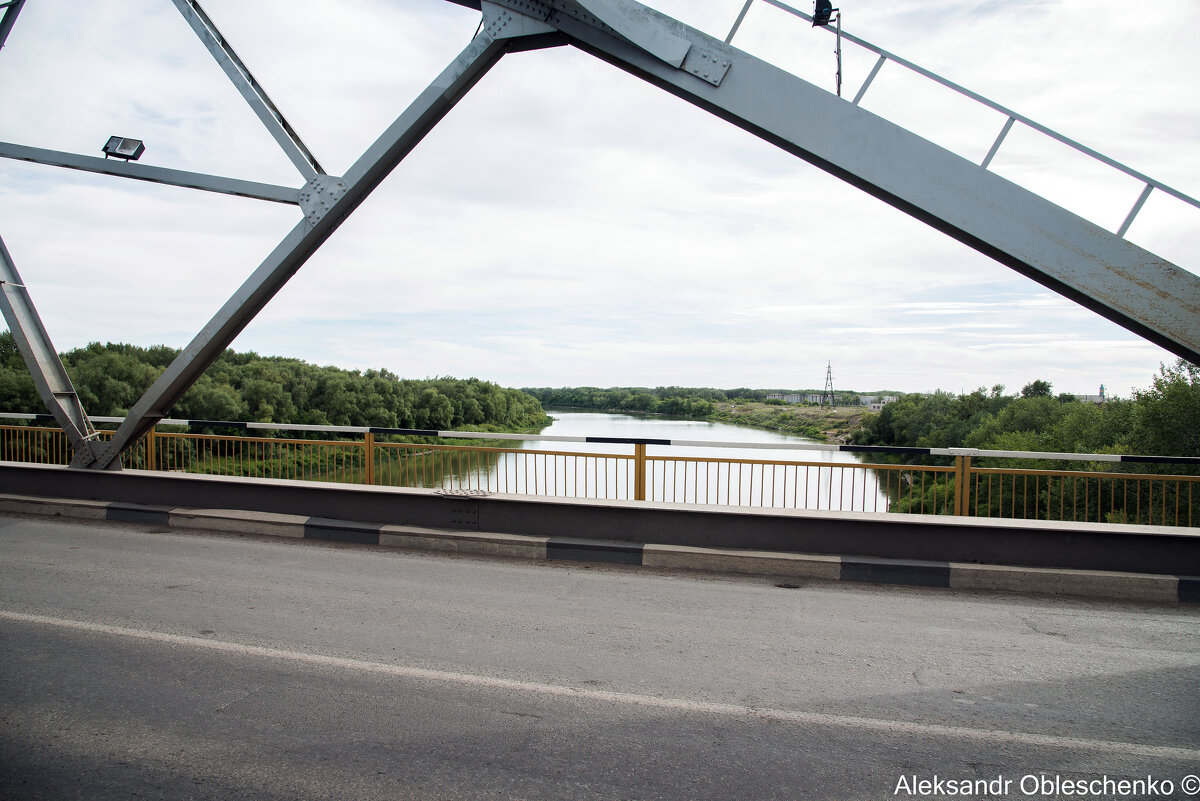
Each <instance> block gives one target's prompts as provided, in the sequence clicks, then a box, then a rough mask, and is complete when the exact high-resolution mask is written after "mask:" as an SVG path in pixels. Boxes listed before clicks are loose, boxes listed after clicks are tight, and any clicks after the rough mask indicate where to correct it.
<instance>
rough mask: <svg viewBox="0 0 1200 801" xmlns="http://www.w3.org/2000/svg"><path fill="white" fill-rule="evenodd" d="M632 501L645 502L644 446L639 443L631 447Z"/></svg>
mask: <svg viewBox="0 0 1200 801" xmlns="http://www.w3.org/2000/svg"><path fill="white" fill-rule="evenodd" d="M633 471H634V476H633V499H634V500H635V501H644V500H646V444H645V443H643V442H640V443H638V444H636V445H634V446H633Z"/></svg>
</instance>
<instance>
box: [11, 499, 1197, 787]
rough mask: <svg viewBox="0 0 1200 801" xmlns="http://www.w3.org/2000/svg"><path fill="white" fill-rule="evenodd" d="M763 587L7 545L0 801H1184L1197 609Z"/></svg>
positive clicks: (24, 542) (280, 549)
mask: <svg viewBox="0 0 1200 801" xmlns="http://www.w3.org/2000/svg"><path fill="white" fill-rule="evenodd" d="M778 583H779V582H778V581H777V580H771V579H766V578H720V577H716V578H714V577H708V576H700V575H691V574H685V573H668V572H663V571H653V570H648V569H644V568H643V569H638V568H608V567H589V566H583V565H572V564H569V563H568V564H564V563H550V562H514V561H501V560H485V559H477V558H456V557H443V556H430V555H423V554H411V553H403V552H398V551H387V550H382V549H367V548H357V547H346V546H334V545H328V544H315V543H306V542H296V541H276V540H269V539H265V538H254V537H234V536H216V535H207V534H181V533H179V532H174V533H172V532H167V531H164V530H156V529H154V528H152V527H147V526H135V525H123V524H111V523H100V524H83V523H63V522H54V521H46V520H39V519H32V518H19V517H0V798H3V799H36V798H45V799H74V798H79V799H110V798H111V799H115V798H122V799H126V798H137V799H193V798H194V799H268V800H269V799H355V800H357V799H553V801H568V800H570V799H681V800H682V799H689V800H691V799H752V800H755V801H757V800H758V799H809V798H812V799H876V798H878V799H884V798H938V797H944V798H1092V799H1096V798H1192V797H1197V795H1195V794H1194V793H1195V791H1197V790H1200V787H1197V786H1195V785H1194V784H1192V782H1193V781H1200V780H1196V778H1195V777H1196V775H1197V774H1200V608H1197V607H1189V606H1165V605H1163V606H1157V605H1149V604H1130V603H1108V602H1094V601H1081V600H1056V599H1045V598H1031V597H1021V596H1010V595H1001V594H982V593H963V592H954V591H947V590H922V589H913V588H895V587H875V586H869V585H861V584H857V585H856V584H838V583H827V582H815V581H814V582H800V585H801V586H788V587H781V586H777V584H778ZM1123 781H1124V782H1129V784H1127V785H1122V784H1120V782H1123ZM923 783H924V784H923ZM923 790H924V792H923ZM1139 791H1140V792H1139Z"/></svg>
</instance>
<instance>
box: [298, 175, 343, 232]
mask: <svg viewBox="0 0 1200 801" xmlns="http://www.w3.org/2000/svg"><path fill="white" fill-rule="evenodd" d="M344 194H346V182H345V180H343V179H341V178H338V177H337V176H336V175H314V176H313V177H312V178H310V179H309V181H308V183H306V184H305V185H304V187H303V188H302V189H301V190H300V210H301V211H303V212H304V218H305V219H306V220H308V221H309V222H310V223H312V224H313V225H316V224H317V223H319V222H320V221H321V218H322V217H324V216H325V215H326V214H328V213H329V210H330V209H332V208H333V204H335V203H337V202H338V201H339V200H341V198H342V195H344Z"/></svg>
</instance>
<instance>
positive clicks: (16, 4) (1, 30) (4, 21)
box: [0, 0, 25, 47]
mask: <svg viewBox="0 0 1200 801" xmlns="http://www.w3.org/2000/svg"><path fill="white" fill-rule="evenodd" d="M23 5H25V0H10V2H8V3H0V9H2V10H3V12H4V13H3V14H0V47H4V42H5V41H6V40H7V39H8V34H9V32H10V31H12V28H13V23H15V22H16V21H17V15H18V14H20V13H21V6H23Z"/></svg>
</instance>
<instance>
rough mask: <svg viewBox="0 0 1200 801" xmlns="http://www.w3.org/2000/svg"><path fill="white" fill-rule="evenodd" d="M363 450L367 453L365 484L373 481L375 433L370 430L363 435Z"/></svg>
mask: <svg viewBox="0 0 1200 801" xmlns="http://www.w3.org/2000/svg"><path fill="white" fill-rule="evenodd" d="M363 450H364V451H365V452H366V454H367V484H374V483H375V435H374V434H372V433H371V432H370V431H368V432H367V433H366V435H365V436H364V437H363Z"/></svg>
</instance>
